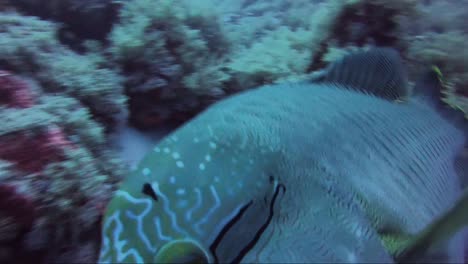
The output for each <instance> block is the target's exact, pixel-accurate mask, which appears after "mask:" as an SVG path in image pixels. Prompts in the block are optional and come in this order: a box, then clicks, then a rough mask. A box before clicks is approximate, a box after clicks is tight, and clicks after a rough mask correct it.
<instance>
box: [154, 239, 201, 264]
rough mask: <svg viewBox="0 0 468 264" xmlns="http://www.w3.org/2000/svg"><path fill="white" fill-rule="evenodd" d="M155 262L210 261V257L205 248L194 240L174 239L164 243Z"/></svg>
mask: <svg viewBox="0 0 468 264" xmlns="http://www.w3.org/2000/svg"><path fill="white" fill-rule="evenodd" d="M154 262H155V263H182V264H195V263H202V264H204V263H209V257H208V254H207V253H206V251H205V250H203V249H202V248H201V246H200V245H198V244H197V243H196V242H194V241H190V240H174V241H171V242H169V243H167V244H166V245H164V246H163V247H162V248H161V249H160V250H159V252H158V253H157V255H156V257H155V258H154Z"/></svg>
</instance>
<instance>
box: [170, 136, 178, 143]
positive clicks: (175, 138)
mask: <svg viewBox="0 0 468 264" xmlns="http://www.w3.org/2000/svg"><path fill="white" fill-rule="evenodd" d="M171 139H172V141H174V142H177V141H178V140H179V139H178V138H177V136H172V137H171Z"/></svg>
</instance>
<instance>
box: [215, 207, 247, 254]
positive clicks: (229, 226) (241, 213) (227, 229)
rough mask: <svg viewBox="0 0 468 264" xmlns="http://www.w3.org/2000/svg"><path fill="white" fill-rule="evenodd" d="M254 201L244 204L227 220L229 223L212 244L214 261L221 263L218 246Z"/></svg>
mask: <svg viewBox="0 0 468 264" xmlns="http://www.w3.org/2000/svg"><path fill="white" fill-rule="evenodd" d="M252 203H253V201H250V202H249V203H247V204H246V205H244V206H242V207H241V209H240V210H239V212H237V214H236V215H235V216H234V217H233V218H232V219H231V220H229V222H227V224H226V225H225V226H224V227H223V229H221V231H220V232H219V234H218V236H217V237H216V239H215V240H214V241H213V243H212V244H211V246H210V251H211V254H213V258H214V263H219V260H218V256H216V248H218V246H219V243H220V242H221V240H222V239H223V237H224V236H225V235H226V233H227V232H228V231H229V229H231V228H232V227H233V226H234V225H235V224H236V222H238V221H239V220H240V219H241V218H242V216H243V215H244V213H245V211H247V209H248V208H249V207H250V206H251V205H252Z"/></svg>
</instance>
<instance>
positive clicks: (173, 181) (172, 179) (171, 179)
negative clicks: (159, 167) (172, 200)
mask: <svg viewBox="0 0 468 264" xmlns="http://www.w3.org/2000/svg"><path fill="white" fill-rule="evenodd" d="M169 182H170V183H171V184H174V183H175V182H176V178H175V177H174V176H171V177H170V178H169Z"/></svg>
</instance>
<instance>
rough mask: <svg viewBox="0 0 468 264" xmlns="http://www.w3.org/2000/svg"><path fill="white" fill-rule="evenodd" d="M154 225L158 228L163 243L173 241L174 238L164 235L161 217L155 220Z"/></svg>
mask: <svg viewBox="0 0 468 264" xmlns="http://www.w3.org/2000/svg"><path fill="white" fill-rule="evenodd" d="M154 225H155V226H156V232H157V233H158V238H159V239H161V240H163V241H171V240H172V237H170V236H166V235H164V234H163V233H162V228H161V219H159V217H155V218H154Z"/></svg>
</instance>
